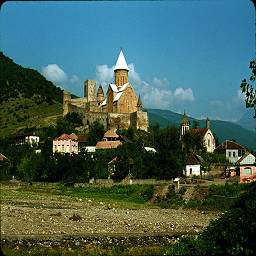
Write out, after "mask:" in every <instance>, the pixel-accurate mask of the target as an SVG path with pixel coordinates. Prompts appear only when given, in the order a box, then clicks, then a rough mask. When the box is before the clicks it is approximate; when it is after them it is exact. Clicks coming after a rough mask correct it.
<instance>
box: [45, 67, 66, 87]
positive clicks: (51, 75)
mask: <svg viewBox="0 0 256 256" xmlns="http://www.w3.org/2000/svg"><path fill="white" fill-rule="evenodd" d="M42 74H43V76H44V77H45V78H46V79H47V80H49V81H51V82H53V83H54V84H57V85H60V84H64V83H66V82H67V80H68V77H67V75H66V73H65V72H64V71H63V70H62V69H61V68H60V67H59V66H58V65H57V64H48V65H47V66H46V67H43V68H42Z"/></svg>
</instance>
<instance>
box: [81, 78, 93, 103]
mask: <svg viewBox="0 0 256 256" xmlns="http://www.w3.org/2000/svg"><path fill="white" fill-rule="evenodd" d="M84 97H85V98H87V101H88V102H90V101H96V81H95V80H85V81H84Z"/></svg>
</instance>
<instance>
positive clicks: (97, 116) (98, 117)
mask: <svg viewBox="0 0 256 256" xmlns="http://www.w3.org/2000/svg"><path fill="white" fill-rule="evenodd" d="M82 121H83V124H84V125H91V124H92V123H94V122H95V121H99V123H101V124H102V125H103V126H104V129H105V130H106V129H107V123H108V113H103V112H84V113H83V120H82Z"/></svg>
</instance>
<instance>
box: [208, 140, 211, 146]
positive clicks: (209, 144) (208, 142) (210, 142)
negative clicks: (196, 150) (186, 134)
mask: <svg viewBox="0 0 256 256" xmlns="http://www.w3.org/2000/svg"><path fill="white" fill-rule="evenodd" d="M210 143H211V142H210V140H209V139H208V147H210Z"/></svg>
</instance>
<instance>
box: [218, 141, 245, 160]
mask: <svg viewBox="0 0 256 256" xmlns="http://www.w3.org/2000/svg"><path fill="white" fill-rule="evenodd" d="M245 151H246V149H245V148H244V147H243V146H241V145H239V144H238V143H236V142H234V141H231V140H225V141H224V142H223V143H222V144H220V145H219V146H218V147H217V148H216V149H215V152H216V153H217V154H224V155H225V156H226V159H227V160H228V161H229V162H230V163H232V164H235V163H236V162H237V161H238V160H239V159H240V158H241V157H242V156H243V155H244V153H245Z"/></svg>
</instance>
